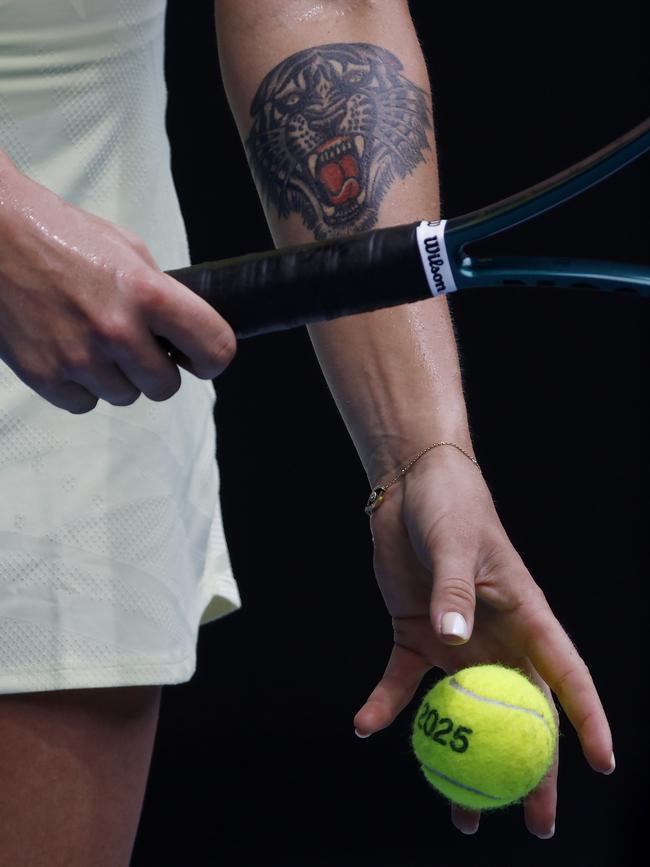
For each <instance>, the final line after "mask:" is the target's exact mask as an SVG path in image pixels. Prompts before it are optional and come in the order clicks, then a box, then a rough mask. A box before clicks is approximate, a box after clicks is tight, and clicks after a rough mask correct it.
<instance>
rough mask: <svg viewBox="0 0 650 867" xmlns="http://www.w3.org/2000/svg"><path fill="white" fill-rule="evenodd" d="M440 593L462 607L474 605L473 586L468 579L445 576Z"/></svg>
mask: <svg viewBox="0 0 650 867" xmlns="http://www.w3.org/2000/svg"><path fill="white" fill-rule="evenodd" d="M441 591H442V592H443V593H444V595H445V598H446V599H449V600H454V602H458V603H460V604H461V605H462V606H472V605H474V600H475V595H474V584H473V583H472V581H471V580H470V579H469V578H462V577H458V576H456V577H454V576H445V578H444V579H443V585H442V587H441Z"/></svg>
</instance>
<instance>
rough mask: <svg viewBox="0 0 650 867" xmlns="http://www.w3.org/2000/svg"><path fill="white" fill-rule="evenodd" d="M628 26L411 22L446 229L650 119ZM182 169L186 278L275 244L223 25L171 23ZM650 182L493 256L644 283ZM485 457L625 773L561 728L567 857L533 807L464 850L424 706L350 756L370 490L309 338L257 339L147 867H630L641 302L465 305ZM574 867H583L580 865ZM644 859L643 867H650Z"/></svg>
mask: <svg viewBox="0 0 650 867" xmlns="http://www.w3.org/2000/svg"><path fill="white" fill-rule="evenodd" d="M640 8H641V4H640V3H634V2H629V0H617V2H616V3H614V4H607V5H606V6H605V5H604V4H602V5H600V6H599V5H598V4H593V3H589V4H587V3H568V2H566V0H564V2H555V0H550V2H544V3H540V2H530V0H529V2H527V3H524V4H521V5H520V6H517V7H514V6H511V5H509V4H502V3H469V2H459V0H453V2H447V3H432V2H425V0H422V2H417V0H416V2H412V3H411V10H412V14H413V16H414V20H415V24H416V28H417V30H418V33H419V36H420V38H421V41H422V45H423V50H424V53H425V57H426V59H427V64H428V68H429V74H430V77H431V82H432V88H433V93H434V108H435V123H436V135H437V142H438V148H439V163H440V172H441V184H442V194H443V213H444V215H445V216H454V215H457V214H459V213H462V212H465V211H468V210H471V209H473V208H476V207H479V206H481V205H484V204H486V203H488V202H490V201H494V200H496V199H499V198H502V197H504V196H506V195H509V194H510V193H513V192H515V191H517V190H518V189H521V188H523V187H526V186H528V185H530V184H532V183H534V182H536V181H538V180H541V179H543V178H544V177H546V176H548V175H550V174H552V173H554V172H556V171H559V170H560V169H562V168H564V167H565V166H566V165H569V164H570V163H572V162H574V161H576V160H578V159H581V158H583V157H584V156H586V155H587V154H589V153H591V152H592V151H594V150H596V149H597V148H599V147H601V146H603V145H604V144H606V143H607V142H609V141H610V140H612V139H613V138H615V137H617V136H618V135H620V134H621V133H623V132H624V131H625V130H627V129H628V128H630V127H632V126H634V125H635V124H636V123H638V122H639V121H640V120H642V119H643V117H644V116H645V115H646V114H648V108H649V105H648V87H647V82H648V64H647V59H646V58H647V53H648V52H647V44H646V36H645V29H644V28H643V27H642V26H641V20H640ZM167 41H168V46H167V80H168V87H169V114H168V120H169V133H170V137H171V140H172V147H173V168H174V173H175V178H176V182H177V186H178V190H179V195H180V198H181V204H182V207H183V212H184V215H185V218H186V221H187V226H188V233H189V237H190V243H191V250H192V256H193V261H196V262H198V261H201V260H205V259H217V258H221V257H225V256H233V255H238V254H243V253H246V252H250V251H252V250H260V249H264V248H268V247H271V246H272V241H271V238H270V234H269V232H268V229H267V226H266V222H265V218H264V215H263V212H262V209H261V205H260V202H259V199H258V197H257V193H256V191H255V187H254V185H253V181H252V179H251V176H250V173H249V171H248V168H247V164H246V160H245V156H244V152H243V148H242V146H241V143H240V140H239V136H238V133H237V130H236V127H235V123H234V120H233V118H232V115H231V114H230V111H229V108H228V105H227V101H226V98H225V95H224V92H223V88H222V84H221V80H220V77H219V69H218V58H217V51H216V42H215V38H214V30H213V13H212V2H211V0H193V2H192V3H191V4H190V3H187V2H183V0H171V2H170V5H169V14H168V38H167ZM646 180H647V158H645V159H644V160H641V161H639V162H637V163H636V164H635V165H634V166H631V167H628V168H627V169H625V170H623V171H622V172H620V173H619V175H617V176H615V177H614V178H613V179H610V180H609V181H608V182H606V183H605V184H604V185H603V186H602V187H601V188H596V189H594V190H592V191H590V192H588V193H586V194H584V195H582V196H581V197H580V198H579V199H578V200H574V201H573V202H571V203H569V204H567V205H564V206H562V208H561V210H558V211H556V212H553V213H551V214H549V215H545V216H543V217H541V218H538V219H537V220H536V221H535V222H534V224H530V225H527V226H525V227H521V228H518V229H516V230H514V231H513V232H511V233H509V234H508V235H506V236H504V237H503V238H501V239H498V240H497V239H494V240H493V241H491V242H488V247H489V250H490V251H491V252H495V253H498V252H509V253H518V254H525V253H540V254H554V253H557V254H559V255H569V254H576V255H584V256H592V257H600V258H609V259H621V260H628V261H642V262H646V263H647V262H648V261H649V260H650V256H649V255H648V247H647V238H648V228H649V226H648V220H647V207H646V199H647V185H646ZM451 305H452V311H453V315H454V319H455V322H456V328H457V331H458V342H459V347H460V352H461V359H462V367H463V375H464V383H465V393H466V398H467V404H468V407H469V413H470V419H471V425H472V431H473V436H474V444H475V448H476V452H477V456H478V459H479V462H480V464H481V466H482V469H483V472H484V475H485V477H486V479H487V481H488V484H489V486H490V490H491V491H492V493H493V496H494V498H495V501H496V503H497V508H498V510H499V514H500V516H501V519H502V521H503V523H504V525H505V527H506V529H507V531H508V533H509V535H510V538H511V540H512V542H513V544H514V546H515V548H516V549H517V550H518V551H519V552H520V554H521V555H522V557H523V558H524V560H525V562H526V564H527V566H528V567H529V569H530V570H531V572H532V574H533V576H534V577H535V579H536V580H537V581H538V583H540V585H542V587H543V588H544V591H545V593H546V595H547V598H548V600H549V602H550V604H551V605H552V607H553V610H554V611H555V612H556V614H557V616H558V617H559V619H560V620H561V622H562V623H563V625H564V627H565V628H566V630H567V631H568V632H569V634H570V635H571V637H572V638H573V640H574V641H575V643H576V645H577V647H578V649H579V651H580V653H581V654H582V656H583V657H584V658H585V660H586V661H587V664H588V665H589V667H590V669H591V672H592V675H593V677H594V680H595V682H596V685H597V687H598V689H599V692H600V694H601V698H602V700H603V704H604V706H605V709H606V711H607V714H608V717H609V720H610V724H611V726H612V730H613V734H614V744H615V751H616V758H617V762H618V767H617V770H616V772H615V773H614V774H613V775H612V776H610V777H605V776H602V775H599V774H596V773H595V772H593V771H592V770H591V769H590V768H589V766H588V765H587V763H586V761H585V760H584V758H583V756H582V754H581V751H580V746H579V742H578V740H577V737H576V735H575V733H574V731H573V730H572V728H571V725H570V724H569V722H568V720H567V718H566V716H565V715H564V714H563V713H562V712H561V729H562V740H561V767H560V778H559V802H558V814H557V831H556V835H555V837H554V839H552V840H550V841H542V840H538V839H537V838H535V837H533V836H532V835H531V834H530V833H529V832H528V831H527V830H526V828H525V826H524V822H523V815H522V811H521V808H513V809H510V810H507V811H503V812H501V813H499V814H491V815H485V814H484V815H483V817H482V821H481V826H480V828H479V831H478V833H477V834H476V835H475V836H473V837H465V836H463V835H462V834H461V833H460V832H458V831H457V830H456V829H455V828H454V827H453V826H452V824H451V822H450V819H449V810H448V807H447V806H446V804H445V803H444V802H443V801H442V800H441V799H440V798H439V797H438V796H437V795H436V794H435V793H434V792H433V791H432V790H430V789H429V788H428V786H427V785H426V783H425V782H424V781H423V780H422V779H421V777H420V775H419V772H418V769H417V767H416V766H415V764H414V762H413V760H412V758H411V757H410V755H409V744H408V736H409V725H410V718H411V715H412V712H414V710H415V707H416V702H417V701H418V700H419V698H420V697H421V694H422V693H423V692H424V690H425V689H426V688H427V685H429V684H430V682H431V681H432V680H434V679H435V677H436V676H437V675H439V674H440V672H432V673H431V674H430V675H429V677H428V678H427V680H426V682H425V684H424V685H423V687H422V689H421V691H420V692H419V693H418V696H417V697H416V700H415V702H414V704H413V706H412V707H411V708H409V709H408V711H405V712H404V713H403V714H402V716H401V717H400V718H399V719H398V720H397V721H396V722H395V724H394V725H393V726H392V727H391V728H390V729H388V730H386V731H384V732H381V733H379V734H376V735H374V736H373V737H371V738H370V739H368V740H365V741H361V740H359V739H358V738H356V737H355V735H354V732H353V726H352V719H353V716H354V714H355V713H356V711H357V710H358V709H359V708H360V707H361V706H362V704H363V703H364V701H365V699H366V697H367V696H368V694H369V693H370V691H371V690H372V689H373V688H374V686H375V684H376V682H377V680H378V679H379V677H380V676H381V673H382V672H383V669H384V666H385V664H386V661H387V658H388V654H389V651H390V646H391V628H390V620H389V618H388V616H387V614H386V611H385V608H384V606H383V603H382V600H381V597H380V595H379V591H378V589H377V587H376V584H375V579H374V575H373V570H372V548H371V539H370V534H369V530H368V519H367V517H366V516H365V515H364V514H363V505H364V504H365V500H366V497H367V494H368V484H367V479H366V476H365V473H364V471H363V468H362V466H361V464H360V462H359V460H358V457H357V454H356V451H355V449H354V446H353V444H352V441H351V440H350V438H349V436H348V434H347V431H346V429H345V426H344V424H343V422H342V420H341V418H340V416H339V414H338V411H337V409H336V406H335V404H334V402H333V399H332V397H331V395H330V393H329V390H328V388H327V386H326V384H325V382H324V379H323V377H322V374H321V371H320V367H319V366H318V362H317V361H316V358H315V356H314V353H313V350H312V349H311V343H310V341H309V337H308V334H307V331H306V329H305V328H300V329H296V330H293V331H289V332H284V333H281V334H272V335H265V336H263V337H258V338H253V339H249V340H244V341H241V342H240V343H239V347H238V353H237V356H236V358H235V360H234V362H233V363H232V364H231V365H230V367H229V368H228V370H227V371H226V372H225V373H224V374H223V375H222V376H221V377H220V378H219V379H218V380H217V381H216V383H215V385H216V388H217V394H218V404H217V411H216V412H217V419H216V420H217V430H218V459H219V465H220V469H221V479H222V491H221V494H222V503H223V512H224V522H225V527H226V534H227V538H228V542H229V548H230V554H231V559H232V563H233V568H234V572H235V577H236V579H237V581H238V583H239V586H240V590H241V594H242V597H243V603H244V607H243V610H242V611H240V612H238V613H236V614H234V615H231V616H229V617H227V618H225V619H224V620H221V621H218V622H216V623H213V624H211V625H209V626H207V627H205V628H204V629H202V630H201V632H200V640H199V650H198V653H199V657H198V669H197V672H196V674H195V676H194V678H193V679H192V681H191V682H190V683H188V684H183V685H180V686H176V687H173V688H172V687H167V688H166V689H165V690H164V693H163V705H162V711H161V721H160V729H159V734H158V738H157V742H156V748H155V752H154V758H153V764H152V770H151V776H150V782H149V788H148V792H147V797H146V801H145V806H144V811H143V816H142V821H141V825H140V830H139V833H138V839H137V842H136V850H135V855H134V859H133V865H134V867H149V865H152V867H153V865H155V867H167V865H170V867H171V865H180V864H184V865H192V867H200V865H208V864H210V865H213V864H214V865H220V867H234V865H238V867H239V865H242V867H243V865H245V867H271V865H286V867H289V865H291V867H293V865H296V867H298V865H300V867H302V865H304V867H321V865H322V867H325V865H326V867H348V865H354V867H370V865H373V867H374V865H388V864H390V865H394V867H415V865H425V864H434V863H435V864H442V865H448V864H449V865H451V864H453V865H454V867H463V865H469V864H474V863H479V862H480V863H484V864H493V863H494V864H496V863H498V864H499V865H501V867H505V865H510V864H513V865H514V864H517V865H519V864H526V865H529V867H534V865H542V864H543V865H546V864H547V863H548V859H549V858H554V857H555V858H559V859H560V860H561V861H563V860H564V859H565V858H566V859H567V863H572V864H576V865H605V864H607V865H609V864H617V865H627V864H636V863H639V861H640V860H643V859H642V857H641V856H640V855H639V856H635V855H633V854H632V853H633V850H634V848H635V847H636V846H638V845H640V844H641V843H642V840H643V838H644V837H645V827H644V823H645V815H646V805H647V796H646V794H645V780H646V778H647V775H648V724H647V719H648V718H647V716H646V713H647V703H646V692H647V688H648V687H647V684H648V678H647V658H646V654H645V649H646V642H645V638H646V633H647V625H646V621H645V617H646V612H647V604H646V602H647V594H646V593H645V585H646V581H647V562H648V560H647V551H646V547H645V546H646V537H647V530H646V529H645V528H646V526H647V512H646V511H645V510H646V498H645V490H644V489H645V485H646V480H647V458H646V451H647V442H648V429H647V427H646V426H645V424H644V423H643V422H642V408H643V404H644V400H645V393H646V391H647V368H646V357H645V355H644V351H645V349H644V347H645V343H646V342H647V338H646V336H645V333H646V332H645V329H646V328H647V319H648V317H647V309H646V307H645V306H644V302H642V301H640V300H639V299H635V298H628V297H611V296H608V295H598V296H596V295H594V296H591V295H584V294H579V295H578V294H573V293H569V292H566V293H557V292H548V291H544V290H539V291H537V290H534V291H533V290H530V291H528V290H522V291H517V290H514V289H513V290H512V291H510V290H508V291H505V290H499V291H497V292H487V293H485V295H483V296H480V297H479V296H478V295H477V294H475V293H472V294H471V295H470V296H462V297H460V296H459V297H456V298H452V300H451ZM569 859H570V861H569ZM637 859H638V860H637Z"/></svg>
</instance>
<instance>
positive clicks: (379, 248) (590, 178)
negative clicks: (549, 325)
mask: <svg viewBox="0 0 650 867" xmlns="http://www.w3.org/2000/svg"><path fill="white" fill-rule="evenodd" d="M649 148H650V118H648V119H646V120H645V121H644V122H643V123H641V124H639V125H638V126H636V127H634V129H631V130H629V131H628V132H627V133H625V134H624V135H622V136H621V137H620V138H618V139H616V140H615V141H613V142H611V143H610V144H609V145H607V146H606V147H604V148H602V149H601V150H599V151H596V153H594V154H592V155H591V156H590V157H587V159H585V160H582V161H581V162H578V163H576V164H575V165H573V166H571V167H570V168H568V169H565V170H564V171H562V172H560V173H559V174H556V175H553V176H552V177H550V178H548V179H547V180H545V181H542V182H541V183H539V184H535V185H534V186H532V187H529V188H528V189H526V190H523V191H522V192H520V193H516V194H515V195H513V196H510V197H508V198H506V199H503V200H502V201H500V202H496V203H495V204H492V205H489V206H487V207H485V208H480V209H479V210H477V211H472V212H471V213H469V214H464V215H463V216H460V217H454V218H452V219H450V220H440V221H422V222H419V223H409V224H407V225H403V226H391V227H389V228H384V229H373V230H371V231H369V232H363V233H361V234H358V235H349V236H347V237H341V238H336V239H334V240H328V241H317V242H314V243H310V244H303V245H299V246H291V247H283V248H281V249H278V250H272V251H268V252H263V253H253V254H250V255H247V256H240V257H238V258H235V259H223V260H220V261H218V262H204V263H202V264H200V265H193V266H190V267H187V268H180V269H177V270H173V271H168V272H167V273H168V274H169V275H170V276H172V277H174V278H175V279H176V280H178V281H180V282H181V283H183V284H184V285H185V286H187V287H188V288H190V289H191V290H192V291H194V292H195V293H197V294H198V295H200V296H201V297H202V298H204V299H205V300H206V301H207V302H208V303H209V304H210V305H211V306H213V307H214V308H215V310H217V312H218V313H219V314H220V315H221V316H222V317H223V318H224V319H225V320H226V321H227V322H228V323H229V325H230V326H231V328H232V329H233V331H234V332H235V334H236V336H237V337H238V338H242V337H252V336H254V335H258V334H264V333H266V332H270V331H282V330H285V329H288V328H294V327H296V326H298V325H306V324H308V323H311V322H319V321H322V320H325V319H336V318H338V317H339V316H348V315H351V314H354V313H363V312H368V311H371V310H377V309H380V308H383V307H392V306H395V305H399V304H407V303H412V302H414V301H422V300H423V299H425V298H431V297H435V296H437V295H444V294H446V293H449V292H454V291H456V290H459V289H460V290H463V289H470V288H475V287H477V288H478V287H481V288H485V287H491V288H494V287H498V286H512V285H515V286H550V287H553V286H555V287H559V288H566V289H577V290H588V291H604V292H625V293H632V294H636V295H639V296H643V297H648V296H650V267H649V266H646V265H633V264H629V263H625V262H606V261H600V260H592V259H573V258H550V257H549V258H546V257H514V256H513V257H497V258H483V259H476V258H473V257H472V256H470V255H468V254H467V253H466V250H465V248H466V246H467V245H468V244H469V243H471V242H473V241H478V240H480V239H482V238H487V237H489V236H490V235H495V234H497V233H498V232H503V231H504V230H506V229H509V228H511V227H512V226H515V225H517V224H518V223H521V222H524V221H525V220H529V219H531V218H532V217H536V216H537V215H538V214H541V213H543V212H544V211H547V210H549V208H553V207H555V206H556V205H559V204H561V203H562V202H565V201H567V200H568V199H570V198H572V197H573V196H576V195H578V194H579V193H582V192H583V191H584V190H586V189H588V188H589V187H591V186H593V185H594V184H597V183H598V182H599V181H602V180H603V179H604V178H606V177H608V176H609V175H611V174H612V173H613V172H616V171H618V170H619V169H620V168H622V167H623V166H624V165H626V164H627V163H629V162H630V161H632V160H634V159H636V158H637V157H638V156H640V155H641V154H642V153H644V152H645V151H647V150H648V149H649Z"/></svg>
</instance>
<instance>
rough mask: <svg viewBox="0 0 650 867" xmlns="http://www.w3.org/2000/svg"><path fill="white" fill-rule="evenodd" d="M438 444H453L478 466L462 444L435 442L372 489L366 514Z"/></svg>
mask: <svg viewBox="0 0 650 867" xmlns="http://www.w3.org/2000/svg"><path fill="white" fill-rule="evenodd" d="M438 446H453V447H454V448H455V449H458V451H459V452H462V453H463V454H464V455H465V457H466V458H469V460H470V461H471V462H472V463H473V464H474V465H475V466H477V467H478V461H477V460H476V458H473V457H472V456H471V455H470V454H468V453H467V452H466V451H465V449H461V447H460V446H457V445H456V443H448V442H444V443H434V444H433V445H432V446H428V448H426V449H424V450H423V451H421V452H420V454H419V455H417V456H416V457H414V458H413V460H412V461H411V462H410V463H408V464H407V465H406V466H405V467H402V469H401V470H400V471H399V473H398V474H397V475H396V476H395V478H394V479H391V480H390V482H387V483H386V484H385V485H377V486H376V487H374V488H373V489H372V492H371V494H370V496H369V497H368V502H367V503H366V508H365V509H364V512H365V513H366V515H372V513H373V512H374V511H375V510H376V509H378V508H379V507H380V506H381V504H382V503H383V501H384V495H385V494H386V491H387V490H388V489H389V488H390V487H391V485H394V484H395V482H398V481H399V480H400V479H401V478H402V476H403V475H404V473H405V472H407V470H410V469H411V467H412V466H413V464H414V463H415V462H416V461H418V460H419V459H420V458H421V457H422V455H426V453H427V452H430V451H431V449H435V448H437V447H438ZM479 469H480V467H479Z"/></svg>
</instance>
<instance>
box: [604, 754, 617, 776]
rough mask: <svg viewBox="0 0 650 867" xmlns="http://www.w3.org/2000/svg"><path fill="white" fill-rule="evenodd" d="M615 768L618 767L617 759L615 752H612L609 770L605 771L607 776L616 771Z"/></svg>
mask: <svg viewBox="0 0 650 867" xmlns="http://www.w3.org/2000/svg"><path fill="white" fill-rule="evenodd" d="M615 768H616V759H615V758H614V753H612V758H611V760H610V763H609V770H607V771H603V773H604V774H605V776H609V774H613V773H614V769H615Z"/></svg>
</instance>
